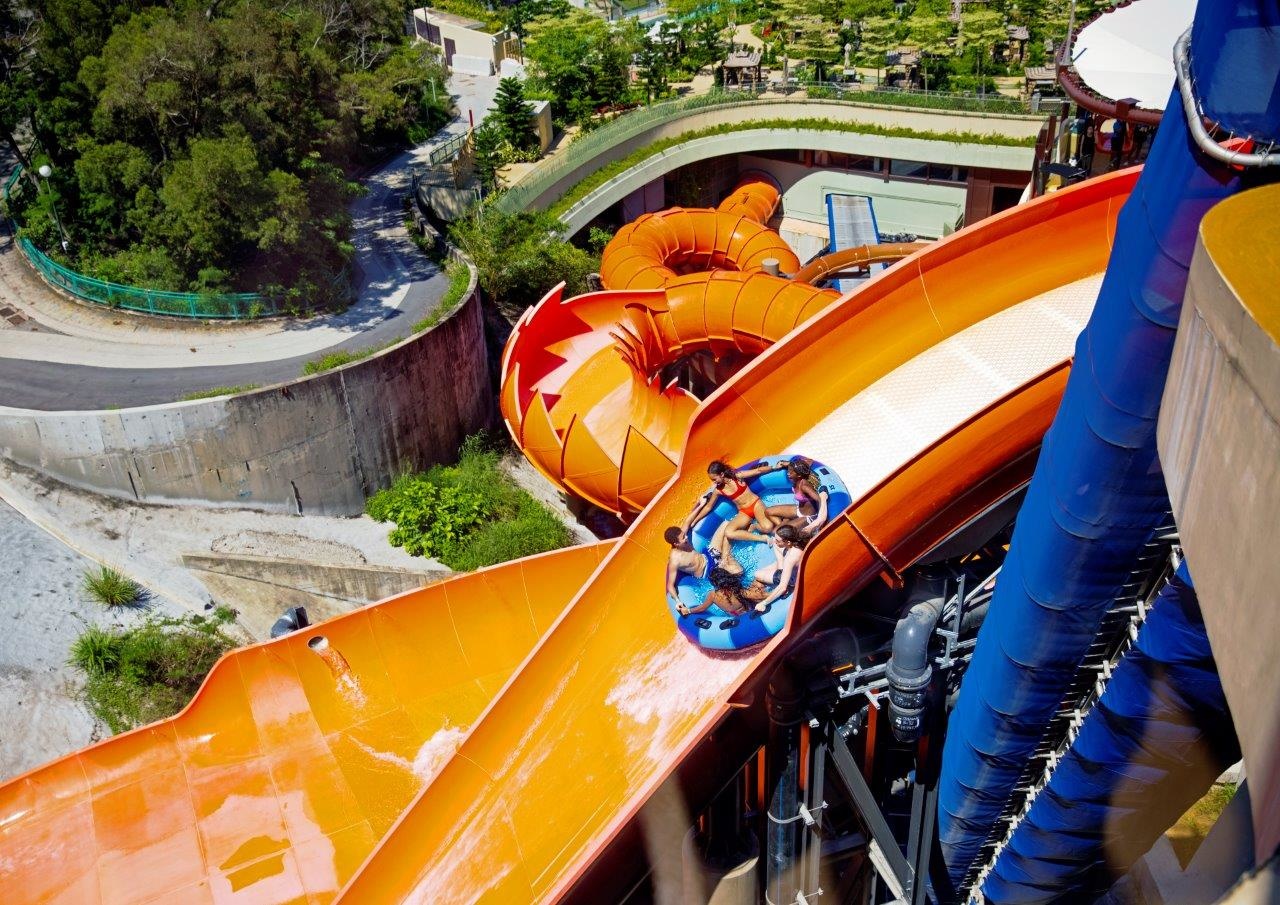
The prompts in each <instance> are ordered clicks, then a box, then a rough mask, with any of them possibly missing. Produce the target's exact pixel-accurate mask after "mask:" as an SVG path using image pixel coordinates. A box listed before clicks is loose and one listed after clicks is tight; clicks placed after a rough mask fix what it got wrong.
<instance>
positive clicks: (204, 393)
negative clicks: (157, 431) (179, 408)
mask: <svg viewBox="0 0 1280 905" xmlns="http://www.w3.org/2000/svg"><path fill="white" fill-rule="evenodd" d="M260 386H262V384H260V383H246V384H242V385H240V386H235V387H210V388H209V389H207V390H196V391H195V392H194V393H188V394H187V395H185V396H183V397H182V398H181V399H179V400H178V401H179V402H194V401H195V400H197V399H213V398H214V397H215V396H234V395H236V394H237V393H247V392H249V391H250V390H256V389H257V388H258V387H260Z"/></svg>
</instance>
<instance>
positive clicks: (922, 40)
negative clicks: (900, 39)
mask: <svg viewBox="0 0 1280 905" xmlns="http://www.w3.org/2000/svg"><path fill="white" fill-rule="evenodd" d="M952 28H953V26H952V24H951V20H950V19H948V18H947V17H945V16H940V15H936V14H933V13H928V12H924V11H922V10H921V9H919V8H918V9H917V10H916V11H915V12H914V13H913V14H912V15H911V18H910V19H908V20H907V36H908V38H909V39H910V41H911V43H912V44H914V45H915V46H916V47H917V48H918V49H919V51H920V71H921V72H922V73H923V74H924V90H925V91H928V90H929V58H930V57H936V56H944V55H946V54H949V53H951V41H950V39H951V32H952Z"/></svg>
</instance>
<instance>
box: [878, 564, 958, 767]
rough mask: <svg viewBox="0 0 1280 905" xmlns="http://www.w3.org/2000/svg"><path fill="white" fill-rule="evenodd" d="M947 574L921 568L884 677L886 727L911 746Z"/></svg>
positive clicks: (920, 714)
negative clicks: (887, 692)
mask: <svg viewBox="0 0 1280 905" xmlns="http://www.w3.org/2000/svg"><path fill="white" fill-rule="evenodd" d="M946 585H947V579H946V573H945V572H944V571H942V570H932V569H929V568H928V567H925V568H922V569H921V570H920V571H918V572H917V573H916V576H915V581H914V582H913V585H912V588H911V593H910V596H909V597H908V598H907V603H908V606H909V609H908V610H907V615H905V616H903V617H902V618H901V619H899V620H898V627H897V628H896V629H895V630H894V632H893V653H892V655H891V656H890V657H889V663H888V666H887V667H886V670H885V674H886V677H887V678H888V680H889V724H890V726H892V727H893V734H894V737H895V738H897V739H898V740H899V741H902V742H913V741H915V740H916V739H918V738H919V737H920V732H921V729H922V728H923V725H924V711H925V701H926V698H927V692H928V690H929V682H930V680H931V679H932V678H933V667H932V665H931V664H930V663H929V642H930V640H931V639H932V638H933V632H934V630H935V629H936V628H937V627H938V620H939V619H941V618H942V609H943V606H944V605H945V603H946V597H945V594H946Z"/></svg>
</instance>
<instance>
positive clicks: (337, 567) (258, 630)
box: [182, 553, 451, 638]
mask: <svg viewBox="0 0 1280 905" xmlns="http://www.w3.org/2000/svg"><path fill="white" fill-rule="evenodd" d="M182 564H183V565H184V566H186V567H187V568H188V569H191V570H192V571H194V572H195V573H196V575H197V577H199V578H200V580H201V581H202V582H203V583H204V585H205V587H207V588H208V589H209V592H210V593H211V594H212V595H213V598H214V600H217V601H218V602H219V603H223V604H228V605H230V606H233V607H235V608H236V609H238V610H239V612H240V621H241V623H242V624H243V625H244V626H245V627H246V628H247V629H248V630H249V631H250V632H251V633H252V634H253V636H254V637H255V638H266V637H268V636H269V635H270V634H271V626H272V624H273V623H274V622H275V621H276V619H278V618H279V617H280V615H281V614H282V613H283V612H284V611H285V609H286V608H288V607H292V606H305V607H306V608H307V615H308V616H309V617H310V618H311V621H312V622H313V623H316V622H323V621H324V620H326V619H332V618H333V617H335V616H340V615H342V614H343V613H346V612H349V611H351V610H353V609H356V608H357V607H360V606H364V605H365V604H367V603H371V602H373V601H375V600H382V599H384V598H386V597H390V596H392V595H393V594H401V593H403V592H405V591H411V590H413V589H415V588H421V587H423V586H425V585H429V584H434V583H435V582H437V581H440V580H441V579H443V578H448V577H449V575H450V574H451V573H449V572H448V571H441V570H431V569H424V570H422V571H417V572H415V571H411V570H409V569H395V568H391V567H390V566H369V565H354V564H333V563H317V562H313V561H311V560H302V559H291V558H277V557H267V556H249V555H247V554H227V553H184V554H183V556H182Z"/></svg>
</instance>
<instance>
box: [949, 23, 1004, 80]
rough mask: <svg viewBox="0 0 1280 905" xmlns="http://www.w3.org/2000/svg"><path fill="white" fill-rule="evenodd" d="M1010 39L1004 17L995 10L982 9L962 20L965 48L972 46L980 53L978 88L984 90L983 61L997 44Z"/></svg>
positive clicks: (961, 31) (961, 34)
mask: <svg viewBox="0 0 1280 905" xmlns="http://www.w3.org/2000/svg"><path fill="white" fill-rule="evenodd" d="M1007 38H1008V32H1006V31H1005V26H1004V16H1002V15H1000V13H998V12H996V11H995V10H993V9H981V10H976V11H974V12H971V13H966V14H965V16H964V18H963V19H961V20H960V40H961V41H962V42H963V43H964V46H965V47H968V46H969V45H970V44H972V45H973V46H974V48H975V49H976V50H977V51H978V87H979V91H980V92H981V89H982V60H983V58H984V57H986V56H987V55H988V54H990V53H991V49H992V48H993V47H995V46H996V44H998V43H1000V42H1001V41H1004V40H1006V39H1007Z"/></svg>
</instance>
